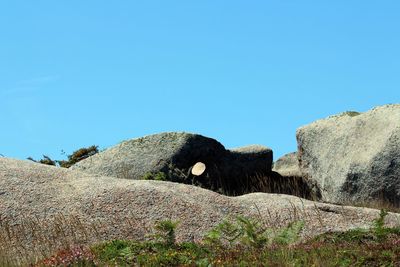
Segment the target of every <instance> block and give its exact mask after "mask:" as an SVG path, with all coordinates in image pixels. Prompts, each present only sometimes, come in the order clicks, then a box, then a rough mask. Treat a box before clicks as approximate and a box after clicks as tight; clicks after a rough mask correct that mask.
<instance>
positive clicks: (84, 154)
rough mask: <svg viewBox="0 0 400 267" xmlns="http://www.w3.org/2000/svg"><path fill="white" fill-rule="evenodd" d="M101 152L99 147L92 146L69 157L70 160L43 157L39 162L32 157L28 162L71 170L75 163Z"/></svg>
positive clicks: (81, 149)
mask: <svg viewBox="0 0 400 267" xmlns="http://www.w3.org/2000/svg"><path fill="white" fill-rule="evenodd" d="M98 152H99V149H98V146H90V147H86V148H80V149H78V150H76V151H74V152H73V153H72V155H68V160H52V159H51V158H50V157H48V156H46V155H43V159H40V160H39V161H37V160H34V159H33V158H32V157H29V158H27V159H28V160H31V161H34V162H38V163H42V164H46V165H52V166H60V167H63V168H69V167H71V166H72V165H74V164H75V163H77V162H79V161H81V160H83V159H86V158H88V157H90V156H93V155H94V154H97V153H98Z"/></svg>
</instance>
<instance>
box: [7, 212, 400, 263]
mask: <svg viewBox="0 0 400 267" xmlns="http://www.w3.org/2000/svg"><path fill="white" fill-rule="evenodd" d="M386 215H387V212H386V211H385V210H381V213H380V216H379V217H378V218H376V219H375V220H374V221H372V222H371V228H370V229H368V230H366V229H354V230H350V231H347V232H330V233H325V234H323V235H319V236H317V237H314V238H312V239H307V240H299V236H300V235H299V234H300V232H301V231H302V228H303V226H304V223H303V222H302V221H297V222H293V223H291V224H289V225H287V226H286V227H284V228H280V229H270V228H267V227H265V226H264V224H263V223H262V222H260V220H255V219H251V218H245V217H240V216H239V217H237V218H234V219H231V220H225V221H223V222H221V223H220V224H218V225H217V226H216V227H215V228H213V229H212V230H211V231H210V232H208V233H207V234H206V235H205V236H204V238H203V240H202V242H198V243H194V242H187V243H177V242H176V239H175V232H176V231H177V230H178V229H179V222H174V221H170V220H165V221H160V222H158V223H156V224H155V225H154V228H153V229H152V231H150V232H149V235H148V238H147V241H141V242H139V241H135V240H112V241H107V242H102V243H95V244H91V245H79V244H78V245H77V242H76V240H77V239H75V242H72V243H71V242H70V241H71V240H66V233H62V232H61V231H60V233H59V236H58V240H57V242H59V241H60V240H63V239H65V240H64V241H65V249H62V250H58V251H57V252H56V253H50V251H51V249H50V248H49V249H48V250H43V249H42V250H41V251H37V252H36V254H35V255H32V254H31V255H29V257H28V256H27V255H24V248H23V244H22V243H21V244H20V246H21V247H20V249H19V250H11V249H10V248H11V246H10V245H9V243H8V241H7V240H6V239H7V234H6V233H7V230H6V229H5V224H4V223H3V224H2V225H1V227H2V230H3V231H2V233H3V236H1V239H0V266H400V226H399V227H394V228H387V227H385V226H384V219H385V216H386ZM64 223H69V224H73V228H76V231H77V232H82V229H81V228H80V226H79V223H77V222H76V221H65V222H64ZM26 227H29V226H26ZM30 227H32V226H30ZM71 230H73V229H72V228H71ZM8 231H10V229H9V230H8ZM48 242H49V247H51V242H54V241H52V240H48ZM73 243H74V245H71V244H73ZM17 245H18V244H17ZM25 252H26V251H25Z"/></svg>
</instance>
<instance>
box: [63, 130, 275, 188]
mask: <svg viewBox="0 0 400 267" xmlns="http://www.w3.org/2000/svg"><path fill="white" fill-rule="evenodd" d="M197 162H202V163H204V164H205V166H206V170H205V172H204V173H203V174H202V175H200V176H194V175H191V174H192V173H191V171H190V170H191V167H193V165H195V164H196V163H197ZM271 164H272V150H271V149H269V148H266V147H262V146H249V147H246V148H241V149H238V150H232V151H229V150H226V149H225V147H224V146H223V145H222V144H221V143H219V142H218V141H216V140H214V139H212V138H208V137H204V136H202V135H198V134H190V133H177V132H169V133H160V134H154V135H149V136H145V137H142V138H137V139H132V140H128V141H124V142H122V143H120V144H118V145H116V146H114V147H112V148H110V149H107V150H105V151H103V152H100V153H98V154H96V155H94V156H92V157H89V158H87V159H85V160H83V161H81V162H79V163H77V164H76V165H74V166H72V167H71V168H72V169H75V170H81V171H84V172H87V173H90V174H97V175H103V176H113V177H119V178H126V179H142V178H143V177H144V176H146V177H151V176H149V175H148V174H149V173H152V174H154V177H156V176H157V173H160V172H161V173H165V174H166V176H167V178H166V179H167V180H169V181H174V182H181V183H187V184H195V185H199V186H202V187H204V188H208V189H211V190H214V191H218V190H219V191H222V192H224V193H227V194H241V193H243V192H244V191H245V186H244V185H245V184H247V183H249V182H250V183H252V184H256V183H255V181H252V180H251V179H253V176H254V175H255V174H259V175H265V174H268V173H269V172H271ZM157 177H158V176H157ZM160 177H161V176H160ZM249 179H250V180H249Z"/></svg>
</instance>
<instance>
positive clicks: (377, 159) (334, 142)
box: [297, 105, 400, 206]
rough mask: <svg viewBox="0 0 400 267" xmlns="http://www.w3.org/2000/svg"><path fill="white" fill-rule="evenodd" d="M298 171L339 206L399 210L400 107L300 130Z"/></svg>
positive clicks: (351, 114) (344, 115)
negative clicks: (367, 204)
mask: <svg viewBox="0 0 400 267" xmlns="http://www.w3.org/2000/svg"><path fill="white" fill-rule="evenodd" d="M297 141H298V153H299V160H300V168H301V171H302V172H303V174H304V175H305V176H306V178H308V179H311V180H313V181H315V182H316V183H317V185H318V186H319V188H320V189H321V192H322V199H323V200H325V201H329V202H335V203H355V202H360V203H365V202H370V201H384V202H389V203H391V204H393V205H396V206H400V105H386V106H381V107H377V108H374V109H372V110H370V111H368V112H365V113H361V114H360V113H357V112H345V113H342V114H339V115H336V116H331V117H329V118H327V119H323V120H319V121H316V122H314V123H312V124H310V125H307V126H304V127H301V128H299V129H298V130H297Z"/></svg>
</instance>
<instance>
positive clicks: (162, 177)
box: [142, 172, 168, 181]
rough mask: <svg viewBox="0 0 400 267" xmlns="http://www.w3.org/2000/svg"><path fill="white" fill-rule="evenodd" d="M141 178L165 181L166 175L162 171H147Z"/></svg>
mask: <svg viewBox="0 0 400 267" xmlns="http://www.w3.org/2000/svg"><path fill="white" fill-rule="evenodd" d="M142 180H156V181H167V180H168V177H167V175H166V174H165V173H164V172H157V173H152V172H148V173H146V174H145V175H144V176H143V177H142Z"/></svg>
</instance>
